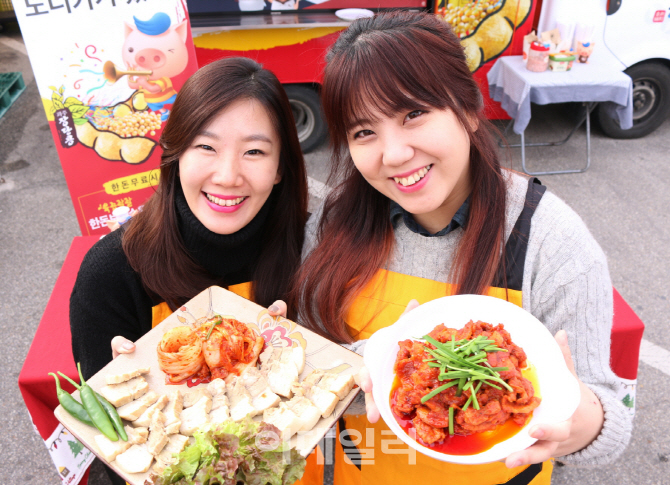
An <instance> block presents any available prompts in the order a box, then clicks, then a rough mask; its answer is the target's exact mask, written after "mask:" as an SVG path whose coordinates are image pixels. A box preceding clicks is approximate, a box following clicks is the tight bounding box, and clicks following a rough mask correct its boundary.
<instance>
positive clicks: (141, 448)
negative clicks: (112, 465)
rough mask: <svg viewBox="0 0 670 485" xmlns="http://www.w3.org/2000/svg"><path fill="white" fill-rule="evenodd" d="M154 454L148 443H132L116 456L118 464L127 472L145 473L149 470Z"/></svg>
mask: <svg viewBox="0 0 670 485" xmlns="http://www.w3.org/2000/svg"><path fill="white" fill-rule="evenodd" d="M152 461H154V456H153V455H152V454H151V453H149V451H148V450H147V447H146V445H132V446H131V447H130V448H128V449H127V450H126V451H124V452H123V453H121V454H120V455H118V456H117V457H116V464H117V466H118V467H119V468H120V469H121V470H123V471H124V472H126V473H144V472H146V471H148V470H149V467H150V466H151V462H152Z"/></svg>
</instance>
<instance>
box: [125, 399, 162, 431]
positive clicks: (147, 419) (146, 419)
mask: <svg viewBox="0 0 670 485" xmlns="http://www.w3.org/2000/svg"><path fill="white" fill-rule="evenodd" d="M168 401H169V398H168V397H167V396H165V395H162V396H160V397H159V398H158V400H157V401H156V402H155V403H153V404H152V405H151V406H149V407H148V408H147V409H146V411H144V412H143V413H142V414H141V415H140V417H139V418H137V419H136V420H135V421H133V426H142V427H145V428H146V427H148V426H150V425H151V415H152V414H153V413H154V411H162V410H163V408H164V407H165V406H166V405H167V403H168Z"/></svg>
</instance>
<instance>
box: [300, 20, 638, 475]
mask: <svg viewBox="0 0 670 485" xmlns="http://www.w3.org/2000/svg"><path fill="white" fill-rule="evenodd" d="M327 62H328V64H327V67H326V70H325V77H324V84H323V93H322V95H323V104H324V112H325V114H326V117H327V120H328V124H329V128H330V135H331V141H332V144H333V147H334V156H333V169H332V176H333V180H337V181H338V182H339V185H337V187H336V188H335V189H334V190H333V192H332V193H331V194H330V195H329V196H328V198H327V199H326V201H325V203H324V205H323V207H322V208H321V209H320V210H319V211H318V212H317V213H315V214H314V215H313V216H312V218H311V219H310V221H309V222H308V229H307V233H306V240H305V248H304V250H303V254H304V258H305V260H304V262H303V266H302V268H301V270H300V272H299V276H298V278H297V286H296V288H295V291H294V293H293V295H294V302H300V303H302V306H301V317H302V322H303V323H304V324H306V325H307V326H309V327H311V328H313V329H315V330H317V331H319V332H321V333H322V334H324V335H327V336H329V337H331V338H333V339H335V340H337V341H339V342H342V343H352V342H356V341H360V340H364V339H366V338H368V337H369V336H370V335H372V333H374V332H375V331H376V330H378V329H379V328H382V327H385V326H388V325H391V324H393V323H394V322H395V320H396V319H397V318H398V317H399V316H400V314H401V313H402V311H403V309H404V308H405V305H407V302H408V301H409V300H410V299H413V298H414V299H417V300H419V301H421V302H425V301H427V300H430V299H433V298H436V297H439V296H444V295H449V294H471V293H474V294H491V295H496V294H497V295H498V296H500V295H503V298H507V299H508V300H510V301H512V302H513V303H516V304H518V305H519V306H522V307H523V308H524V309H525V310H527V311H529V312H530V313H532V314H533V315H534V316H535V317H537V318H538V319H539V320H540V321H541V322H542V323H543V324H544V325H545V326H546V327H547V328H548V329H549V330H550V331H551V332H552V334H556V340H557V341H558V344H559V346H560V347H561V349H562V350H563V353H564V357H565V360H566V363H567V364H568V366H569V367H570V368H574V371H575V375H576V376H577V377H578V379H579V382H580V390H581V402H580V404H579V407H578V409H577V411H576V412H575V413H574V415H573V416H572V418H571V419H570V420H568V421H565V422H563V423H559V424H557V425H537V426H535V427H534V428H532V429H530V434H531V436H533V437H535V438H537V439H538V441H537V442H536V443H535V444H534V445H533V446H531V447H529V448H527V449H526V450H523V451H520V452H516V453H513V454H511V455H510V456H509V457H508V458H507V460H506V462H505V463H504V464H503V463H490V464H486V465H477V466H464V465H454V464H448V463H444V462H440V461H437V460H434V459H431V458H429V457H427V456H425V455H422V454H417V457H416V464H408V463H407V460H405V459H404V458H402V457H399V456H398V455H397V454H390V453H388V450H386V451H385V450H384V449H383V443H382V441H383V435H384V433H388V432H389V431H388V428H387V427H386V426H385V425H384V424H383V422H379V421H378V419H379V413H378V411H377V409H376V407H375V405H374V402H373V400H372V394H371V389H372V382H370V380H369V378H367V377H366V376H365V375H364V374H363V375H362V376H361V377H362V380H361V387H362V388H363V390H364V391H365V392H366V402H367V416H366V415H365V414H363V413H361V414H349V415H347V416H345V417H344V419H343V420H342V421H341V422H340V432H342V431H345V429H346V432H348V434H349V436H355V435H356V434H358V433H360V436H367V434H366V433H369V432H370V429H373V430H374V435H373V436H374V438H373V440H372V441H374V446H373V448H374V452H373V455H374V464H373V465H368V464H363V465H361V464H360V462H359V464H358V465H355V464H351V461H348V462H347V460H345V456H344V454H345V453H346V454H347V455H349V457H351V453H350V452H351V446H349V447H348V449H344V448H343V447H342V445H341V444H339V442H338V445H336V446H337V448H336V449H337V452H336V461H335V484H336V485H339V484H342V483H347V484H352V483H384V482H386V481H388V482H389V483H396V482H400V481H402V482H403V483H405V482H406V481H408V480H410V479H411V480H421V481H431V480H434V481H435V483H437V481H438V480H439V481H442V480H444V479H445V477H447V476H448V482H449V483H450V485H454V484H461V483H462V484H468V483H479V484H498V483H506V482H508V481H510V480H513V481H512V482H510V483H515V484H523V483H532V484H549V483H550V478H551V470H552V461H551V458H553V457H561V458H560V459H561V461H562V462H565V463H573V464H584V465H597V464H605V463H608V462H611V461H612V460H614V459H615V458H616V457H617V456H619V455H620V454H621V452H622V451H623V449H624V448H625V446H626V444H627V443H628V441H629V439H630V432H631V419H632V418H631V417H630V415H629V414H628V413H627V411H626V410H625V408H624V406H623V405H622V403H621V402H619V401H617V399H616V388H617V381H616V377H615V375H614V374H613V373H612V371H611V370H610V367H609V342H610V331H611V325H612V285H611V282H610V278H609V274H608V269H607V262H606V259H605V256H604V254H603V252H602V250H601V249H600V247H599V246H598V244H597V243H596V242H595V241H594V239H593V237H592V236H591V234H590V233H589V231H588V230H587V228H586V227H585V226H584V224H583V222H582V221H581V219H580V218H579V217H578V216H577V215H576V214H575V213H574V212H573V211H572V210H571V209H570V208H569V207H568V206H567V205H566V204H565V203H563V202H562V201H561V200H559V199H558V198H557V197H556V196H554V195H553V194H551V193H548V192H546V191H545V188H544V187H543V186H541V185H539V183H538V182H537V181H536V180H534V179H531V180H528V179H526V178H524V177H522V176H521V175H518V174H516V173H513V172H511V171H509V170H506V169H503V168H502V167H501V165H500V162H499V159H498V154H497V149H496V146H495V140H494V138H493V136H492V135H491V129H490V126H489V124H488V122H487V120H486V118H485V117H484V115H483V106H482V98H481V95H480V92H479V88H478V87H477V84H476V83H475V81H474V80H473V78H472V75H471V73H470V72H469V70H468V67H467V64H466V59H465V55H464V52H463V48H462V47H461V45H460V43H459V41H458V39H457V38H456V36H455V35H454V34H453V33H452V32H451V30H450V28H449V27H448V25H447V24H446V23H444V22H442V21H440V20H438V19H437V18H436V17H435V16H433V15H430V14H424V13H409V12H395V13H383V14H378V15H376V16H374V17H372V18H370V19H362V20H358V21H356V22H354V23H353V24H352V25H351V26H350V27H349V28H348V29H347V30H346V31H344V32H343V33H342V34H341V36H340V37H339V39H338V41H337V42H336V43H335V45H334V46H333V48H332V49H331V51H330V53H329V54H328V57H327ZM500 289H502V291H500ZM370 309H372V310H370ZM573 364H574V367H573ZM345 441H346V440H345ZM350 442H351V441H350ZM359 443H361V444H360V446H364V445H363V444H362V443H365V441H362V442H360V441H359ZM380 445H382V446H381V448H380ZM365 447H366V448H368V446H365Z"/></svg>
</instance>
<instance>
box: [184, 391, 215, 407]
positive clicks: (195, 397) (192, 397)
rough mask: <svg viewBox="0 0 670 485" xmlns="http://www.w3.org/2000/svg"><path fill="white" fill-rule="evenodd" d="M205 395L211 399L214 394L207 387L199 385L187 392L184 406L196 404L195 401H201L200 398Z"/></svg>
mask: <svg viewBox="0 0 670 485" xmlns="http://www.w3.org/2000/svg"><path fill="white" fill-rule="evenodd" d="M203 397H207V398H209V399H211V398H212V394H211V393H210V392H209V391H208V390H207V388H206V387H199V388H198V389H194V390H192V391H190V392H185V393H184V407H185V408H190V407H191V406H193V405H195V403H197V402H198V401H200V399H201V398H203Z"/></svg>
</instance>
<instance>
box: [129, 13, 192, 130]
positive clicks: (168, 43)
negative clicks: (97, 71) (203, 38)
mask: <svg viewBox="0 0 670 485" xmlns="http://www.w3.org/2000/svg"><path fill="white" fill-rule="evenodd" d="M133 19H134V21H135V25H131V24H129V23H126V24H125V41H124V43H123V60H124V62H125V63H126V65H127V66H128V68H129V69H131V70H137V71H151V75H149V76H146V75H144V76H138V77H134V76H129V77H128V86H130V88H131V89H135V90H139V91H140V92H142V93H143V94H144V99H145V100H146V102H147V105H148V106H149V108H150V109H151V110H152V111H158V112H160V113H161V119H162V120H163V121H165V120H167V118H168V115H169V113H170V111H169V110H168V109H167V108H166V106H167V105H172V103H174V101H175V99H176V98H177V91H175V89H174V88H173V87H172V81H171V80H170V78H172V77H174V76H177V75H178V74H180V73H181V72H183V71H184V69H186V65H187V64H188V49H187V48H186V35H187V33H188V31H187V29H188V25H187V23H186V21H185V20H184V21H183V22H181V23H179V24H177V25H175V26H174V27H172V26H171V25H170V24H171V21H170V16H169V15H168V14H166V13H162V12H159V13H156V14H155V15H154V16H153V17H151V19H150V20H140V19H138V18H137V17H133Z"/></svg>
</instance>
